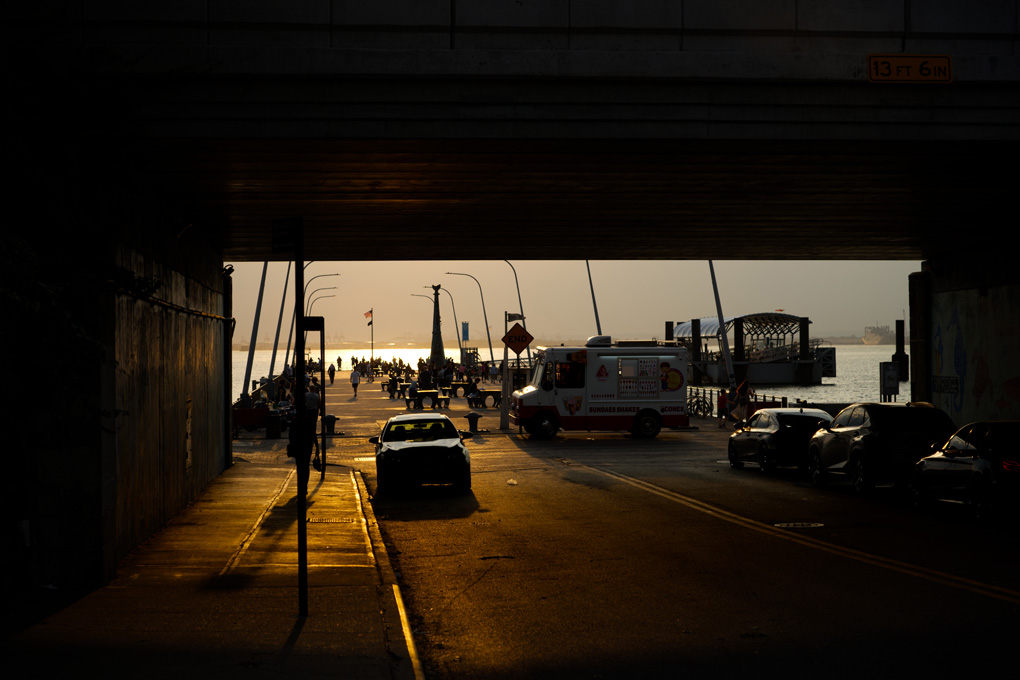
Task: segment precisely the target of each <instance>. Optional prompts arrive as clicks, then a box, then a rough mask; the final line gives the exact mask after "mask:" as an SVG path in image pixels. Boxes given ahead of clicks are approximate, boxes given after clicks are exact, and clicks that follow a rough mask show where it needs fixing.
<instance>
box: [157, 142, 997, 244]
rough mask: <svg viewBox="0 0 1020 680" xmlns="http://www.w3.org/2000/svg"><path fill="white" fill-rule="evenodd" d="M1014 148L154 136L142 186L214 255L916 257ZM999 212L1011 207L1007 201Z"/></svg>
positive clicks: (984, 189)
mask: <svg viewBox="0 0 1020 680" xmlns="http://www.w3.org/2000/svg"><path fill="white" fill-rule="evenodd" d="M1016 151H1017V148H1016V145H1015V144H1012V145H1011V144H1003V143H998V144H993V143H988V142H937V143H936V142H931V141H928V142H902V141H870V142H859V141H852V142H831V141H830V142H814V141H787V142H784V141H756V140H747V141H698V140H647V139H628V140H606V139H594V140H589V139H572V140H519V139H518V140H507V139H471V140H463V139H460V140H441V139H440V140H437V139H408V140H392V139H387V140H287V141H281V140H275V141H266V140H214V141H201V142H183V141H182V140H174V141H173V142H172V143H168V144H165V145H157V147H156V148H155V149H154V150H153V152H152V154H151V155H150V156H149V163H150V166H149V172H150V177H151V181H152V183H153V185H154V186H157V187H160V188H161V191H162V193H164V195H165V196H166V197H167V198H169V199H170V200H171V202H172V204H174V205H175V206H177V207H178V208H179V209H181V211H182V213H183V214H184V215H186V216H187V217H188V219H189V220H191V221H192V222H193V224H195V225H201V228H202V229H203V230H204V231H205V230H210V229H211V230H212V232H213V234H214V238H215V241H216V242H217V243H218V244H219V246H220V247H221V248H222V252H223V257H224V259H226V260H237V261H244V260H251V261H262V260H274V259H286V256H285V255H281V254H280V253H274V252H273V249H272V225H273V222H274V220H280V219H289V218H295V217H300V218H302V220H303V224H304V228H305V235H306V236H305V238H306V248H307V253H308V257H309V259H316V260H343V259H349V258H350V257H351V256H352V253H357V254H359V255H358V257H363V256H364V254H365V253H370V254H371V255H370V256H371V257H374V258H378V259H394V260H421V259H426V260H427V259H488V258H512V259H563V258H587V259H706V258H714V259H928V258H933V257H938V256H940V255H943V254H946V253H952V252H958V251H959V250H960V249H961V247H963V248H973V247H979V246H980V243H979V242H976V241H975V240H974V238H973V237H974V235H975V233H982V232H986V230H991V231H993V232H994V231H996V230H997V228H998V227H997V225H1001V224H1002V220H1003V219H1008V218H1007V217H1006V216H1007V215H1009V214H1010V213H1011V211H1010V210H1009V207H1008V206H1007V204H1006V203H1007V200H1008V198H1009V196H1010V195H1011V194H1012V189H1011V188H1010V185H1011V184H1012V183H1013V182H1014V179H1013V178H1012V176H1011V175H1012V173H1010V172H1009V171H1008V170H1007V168H1008V167H1010V166H1011V165H1013V164H1014V163H1015V157H1016V156H1015V152H1016ZM1013 214H1014V215H1015V212H1013Z"/></svg>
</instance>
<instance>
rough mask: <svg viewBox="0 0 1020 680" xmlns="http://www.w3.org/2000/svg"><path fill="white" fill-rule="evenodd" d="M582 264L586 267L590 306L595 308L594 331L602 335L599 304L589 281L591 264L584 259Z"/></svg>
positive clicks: (593, 287) (592, 285) (592, 284)
mask: <svg viewBox="0 0 1020 680" xmlns="http://www.w3.org/2000/svg"><path fill="white" fill-rule="evenodd" d="M584 266H585V267H587V268H588V286H589V287H590V288H591V306H592V307H593V308H594V309H595V332H596V333H598V334H599V335H602V322H600V321H599V305H598V303H597V302H595V284H594V283H592V281H591V265H590V264H588V260H585V261H584Z"/></svg>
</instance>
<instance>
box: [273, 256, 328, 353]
mask: <svg viewBox="0 0 1020 680" xmlns="http://www.w3.org/2000/svg"><path fill="white" fill-rule="evenodd" d="M312 262H314V260H312ZM312 262H305V265H304V266H303V267H301V271H300V272H297V273H295V285H297V284H298V283H299V282H300V281H298V280H297V279H300V280H301V281H303V280H304V270H305V269H308V265H310V264H312ZM298 274H300V276H298ZM323 276H340V274H338V273H333V274H316V275H315V276H313V277H312V278H310V279H308V280H307V281H304V285H303V286H301V299H302V300H307V299H308V296H307V295H306V293H307V292H308V284H309V283H311V282H312V281H314V280H315V279H318V278H320V277H323ZM296 320H297V309H296V308H295V309H294V313H293V315H292V316H291V319H290V332H289V333H287V353H286V354H285V355H284V356H289V355H290V340H291V338H293V337H294V322H295V321H296ZM301 337H302V338H303V337H304V336H301ZM294 365H295V366H296V365H297V347H295V352H294Z"/></svg>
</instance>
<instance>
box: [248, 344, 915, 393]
mask: <svg viewBox="0 0 1020 680" xmlns="http://www.w3.org/2000/svg"><path fill="white" fill-rule="evenodd" d="M479 349H480V351H479V354H480V355H481V357H482V358H483V359H484V358H486V357H487V355H488V352H487V351H481V350H482V348H479ZM895 351H896V347H895V346H894V345H836V377H835V378H822V384H821V385H811V386H800V385H754V386H753V387H754V389H755V390H756V391H757V392H758V394H759V396H762V395H768V396H772V395H775V396H778V397H787V398H788V399H789V400H790V403H791V404H792V403H793V402H794V400H795V399H804V400H806V401H808V402H812V403H829V404H841V403H846V404H849V403H852V402H856V401H878V400H879V398H880V395H879V364H880V363H881V362H883V361H890V360H891V359H892V355H893V352H895ZM429 352H430V349H429V348H428V347H398V346H388V347H387V346H383V347H382V348H380V347H376V348H375V349H374V356H376V357H379V358H381V359H383V360H384V361H394V360H396V359H403V361H404V363H405V364H411V365H412V366H416V365H417V364H418V359H419V358H425V359H426V360H427V358H428V356H429ZM372 353H373V350H372V349H370V348H368V347H363V348H353V349H351V348H343V349H337V348H333V349H330V348H327V349H326V357H325V360H326V362H327V366H328V365H329V364H330V363H332V364H333V365H334V366H335V365H336V361H337V359H338V358H339V359H340V361H341V367H340V369H341V370H340V372H339V373H338V375H337V380H342V381H346V380H347V377H348V375H350V371H351V368H352V360H353V359H356V358H357V359H365V360H367V359H368V358H369V356H370V354H372ZM282 354H283V353H282V352H279V353H278V354H277V357H276V367H275V372H276V373H280V372H282V369H283V358H282ZM511 356H513V355H512V354H511ZM271 358H272V350H262V349H260V350H255V353H254V356H253V358H252V372H251V379H252V380H256V381H257V380H259V379H260V378H261V377H263V376H268V375H269V365H270V359H271ZM502 358H503V356H502V352H501V351H500V352H497V353H496V361H497V362H499V361H501V360H502ZM247 361H248V352H247V351H234V352H233V366H232V371H233V374H232V378H233V383H232V394H233V397H234V398H235V399H236V398H237V397H238V396H239V395H240V394H241V386H242V385H243V384H244V373H245V365H246V363H247ZM249 387H250V385H249ZM896 400H897V401H909V400H910V384H909V383H907V382H902V383H900V395H899V397H897V399H896Z"/></svg>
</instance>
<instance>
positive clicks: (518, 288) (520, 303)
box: [503, 260, 531, 366]
mask: <svg viewBox="0 0 1020 680" xmlns="http://www.w3.org/2000/svg"><path fill="white" fill-rule="evenodd" d="M503 261H504V262H506V263H507V264H510V260H503ZM510 269H512V270H513V272H514V285H515V286H517V306H518V307H520V308H521V325H522V326H524V330H528V322H527V320H526V319H525V317H524V303H523V302H521V282H520V281H518V280H517V268H516V267H514V266H513V265H512V264H510ZM519 357H520V355H518V358H519ZM518 365H520V364H518ZM528 365H529V366H530V365H531V345H528Z"/></svg>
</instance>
